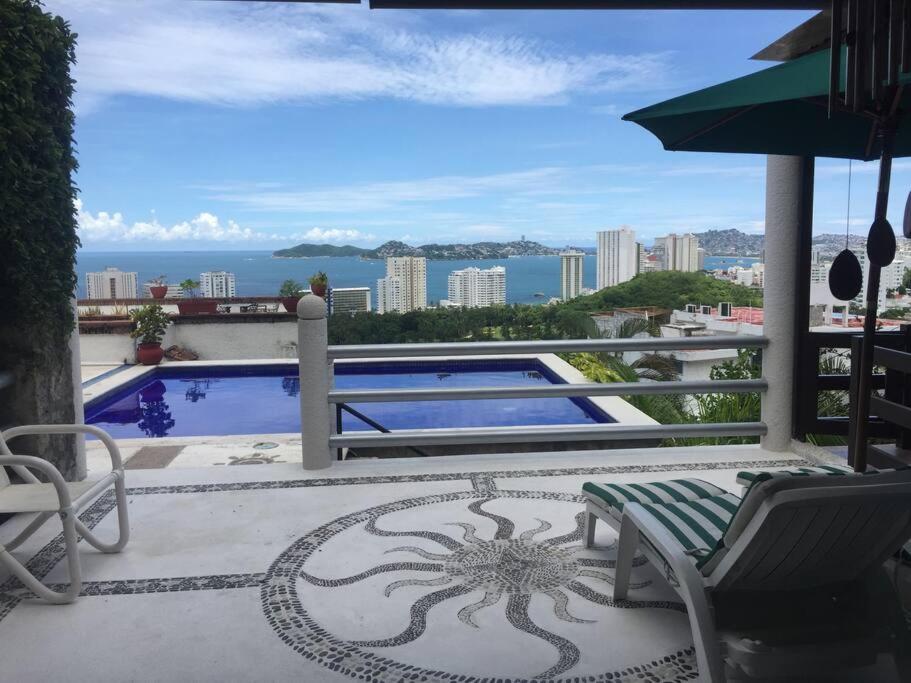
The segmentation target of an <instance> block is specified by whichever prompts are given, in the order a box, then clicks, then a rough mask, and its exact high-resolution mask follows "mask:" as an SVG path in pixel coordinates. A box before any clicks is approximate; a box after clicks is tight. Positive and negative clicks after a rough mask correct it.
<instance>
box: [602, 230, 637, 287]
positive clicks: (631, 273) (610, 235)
mask: <svg viewBox="0 0 911 683" xmlns="http://www.w3.org/2000/svg"><path fill="white" fill-rule="evenodd" d="M597 237H598V253H597V255H596V257H595V268H596V273H595V281H596V282H595V287H596V288H597V289H604V288H605V287H614V286H615V285H619V284H620V283H621V282H626V281H627V280H632V279H633V278H634V277H636V273H637V272H638V271H639V249H638V246H639V245H638V244H637V243H636V232H635V231H634V230H631V229H630V228H620V229H619V230H602V231H600V232H599V233H597Z"/></svg>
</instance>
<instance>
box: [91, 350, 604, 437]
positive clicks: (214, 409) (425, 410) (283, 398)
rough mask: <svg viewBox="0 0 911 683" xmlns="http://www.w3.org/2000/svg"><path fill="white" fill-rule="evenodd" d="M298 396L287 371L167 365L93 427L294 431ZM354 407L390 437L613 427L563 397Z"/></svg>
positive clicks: (105, 409)
mask: <svg viewBox="0 0 911 683" xmlns="http://www.w3.org/2000/svg"><path fill="white" fill-rule="evenodd" d="M209 374H210V375H211V376H207V375H209ZM333 381H334V385H335V387H336V388H337V389H340V390H344V389H402V388H412V389H420V388H428V389H429V388H433V387H452V388H472V387H498V386H502V387H508V386H523V385H526V386H527V385H540V384H542V383H546V382H551V381H559V378H551V377H550V376H549V373H548V372H547V370H546V369H544V368H543V367H540V366H538V364H537V363H536V362H533V361H527V360H526V361H521V362H519V361H515V362H503V361H500V362H496V363H492V362H484V363H469V362H465V361H459V362H451V363H450V362H434V363H415V362H403V363H373V364H370V363H363V364H341V365H340V366H337V367H336V372H335V377H334V380H333ZM300 395H301V386H300V380H299V378H298V377H297V374H296V373H295V372H294V370H293V369H291V368H288V367H287V366H279V367H265V368H239V369H236V368H215V369H213V370H208V369H200V370H199V371H198V374H197V373H196V372H190V371H188V369H187V368H185V367H182V366H181V367H176V368H163V369H158V370H156V372H155V374H154V375H152V376H151V377H149V378H146V379H144V380H140V381H138V382H136V383H135V384H132V385H128V386H126V387H124V388H123V390H122V391H120V392H118V393H116V394H113V395H110V396H109V397H108V398H106V399H104V400H102V401H100V402H95V405H94V406H91V405H90V406H89V407H88V408H87V410H86V422H88V423H89V424H97V425H98V426H100V427H102V428H103V429H106V430H107V431H109V432H110V433H111V434H113V435H114V436H115V438H136V437H144V438H161V437H165V436H167V437H174V436H197V435H220V434H278V433H287V432H294V433H296V432H298V431H299V430H300V426H301V425H300ZM353 407H354V408H355V409H357V410H359V411H361V412H363V413H364V414H365V415H368V416H369V417H370V418H371V419H373V420H375V421H376V422H378V423H380V424H382V425H384V426H385V427H386V428H387V429H392V430H396V429H434V428H447V427H498V426H521V425H552V424H580V423H585V424H587V423H592V422H606V421H611V418H610V416H607V415H604V414H603V413H601V412H600V411H598V410H597V409H596V408H595V407H594V406H592V405H591V404H589V403H588V402H586V401H584V400H573V399H564V398H529V399H515V400H511V399H487V400H484V399H481V400H475V401H425V402H422V403H421V405H420V409H419V410H416V409H415V404H414V403H411V402H407V401H405V402H398V401H396V402H385V403H361V404H357V403H356V404H354V405H353ZM362 429H363V430H370V429H372V428H371V427H369V426H367V425H366V424H364V423H363V422H361V421H360V420H357V419H356V418H354V417H352V416H349V415H345V416H343V431H350V430H362ZM256 450H257V451H259V450H260V449H259V448H256Z"/></svg>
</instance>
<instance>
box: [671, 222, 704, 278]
mask: <svg viewBox="0 0 911 683" xmlns="http://www.w3.org/2000/svg"><path fill="white" fill-rule="evenodd" d="M664 270H681V271H683V272H685V273H695V272H696V271H697V270H699V239H698V238H697V237H696V236H695V235H694V234H692V233H689V232H688V233H686V234H684V235H677V234H675V233H671V234H670V235H668V236H667V237H665V238H664Z"/></svg>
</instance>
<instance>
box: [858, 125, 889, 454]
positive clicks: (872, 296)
mask: <svg viewBox="0 0 911 683" xmlns="http://www.w3.org/2000/svg"><path fill="white" fill-rule="evenodd" d="M882 134H883V147H882V155H881V157H880V161H879V183H878V186H877V190H876V211H875V213H874V222H875V221H876V220H879V219H880V218H885V217H886V209H887V208H888V207H889V181H890V179H891V177H892V146H893V143H894V142H895V126H894V125H892V122H888V123H886V124H885V125H884V126H883V132H882ZM868 253H869V252H868ZM867 260H868V261H869V263H870V277H869V279H868V281H867V308H866V313H865V314H864V338H863V342H862V343H861V357H860V371H859V373H858V378H857V401H856V404H857V406H856V408H855V410H854V411H853V416H852V417H853V419H854V420H855V421H856V423H855V429H854V471H855V472H864V471H866V469H867V427H868V425H869V422H870V392H871V391H872V384H873V347H874V346H875V345H876V314H877V307H878V301H879V284H880V271H881V268H880V266H879V265H877V264H875V263H873V262H872V261H870V257H869V255H868V256H867Z"/></svg>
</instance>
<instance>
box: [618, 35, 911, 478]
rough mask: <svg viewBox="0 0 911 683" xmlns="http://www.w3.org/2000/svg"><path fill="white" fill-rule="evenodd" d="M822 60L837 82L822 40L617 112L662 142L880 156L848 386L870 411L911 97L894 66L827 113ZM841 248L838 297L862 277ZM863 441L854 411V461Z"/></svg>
mask: <svg viewBox="0 0 911 683" xmlns="http://www.w3.org/2000/svg"><path fill="white" fill-rule="evenodd" d="M830 63H831V64H835V65H838V72H839V73H840V82H841V84H842V89H843V86H844V82H845V77H844V73H845V70H846V66H845V65H847V64H848V63H849V60H846V59H838V60H831V55H830V51H829V50H821V51H819V52H816V53H812V54H809V55H806V56H804V57H800V58H798V59H794V60H792V61H790V62H785V63H783V64H779V65H778V66H774V67H772V68H769V69H765V70H762V71H758V72H756V73H754V74H750V75H749V76H744V77H742V78H737V79H735V80H732V81H728V82H726V83H722V84H720V85H716V86H712V87H710V88H705V89H704V90H699V91H697V92H693V93H690V94H688V95H683V96H681V97H676V98H674V99H671V100H667V101H666V102H661V103H660V104H656V105H653V106H651V107H646V108H645V109H640V110H638V111H635V112H632V113H630V114H627V115H626V116H624V117H623V118H624V120H626V121H634V122H635V123H638V124H639V125H640V126H642V127H643V128H645V129H647V130H648V131H650V132H651V133H653V134H654V135H655V136H656V137H657V138H658V139H659V140H661V142H662V144H663V145H664V148H665V149H667V150H671V151H691V152H735V153H742V154H782V155H793V156H807V157H836V158H845V159H860V160H864V161H867V160H871V159H877V158H879V159H880V175H879V189H878V192H877V197H876V211H875V214H874V215H875V218H874V221H873V225H872V226H871V228H870V234H869V236H868V240H867V255H868V257H869V259H870V263H871V268H870V278H869V281H868V286H867V315H866V317H865V319H864V343H863V353H862V363H861V368H860V371H859V389H858V395H857V412H856V415H858V416H860V415H867V414H868V411H869V400H870V389H871V382H870V375H871V372H872V367H873V343H874V342H873V339H874V334H875V331H876V313H877V310H876V308H877V294H878V292H879V282H880V268H882V267H883V266H886V265H888V264H889V263H891V262H892V259H893V258H894V256H895V235H894V233H893V231H892V227H891V226H890V225H889V223H888V221H887V220H886V208H887V205H888V197H889V179H890V176H891V169H892V158H893V156H908V155H911V125H909V122H908V120H907V117H906V116H904V113H905V110H906V109H907V108H908V106H909V105H911V88H906V87H905V86H906V84H908V83H911V74H909V73H901V74H897V78H895V79H893V85H890V86H888V87H885V86H884V87H881V88H875V89H871V91H872V90H876V91H877V92H878V97H877V99H876V100H872V99H871V100H870V101H869V102H868V103H867V106H864V107H858V109H859V111H854V110H853V108H852V109H849V108H847V107H845V106H844V105H843V104H842V103H841V102H840V99H836V100H835V102H834V107H833V108H832V110H831V113H830V106H831V105H830V101H829V97H828V95H829V70H830ZM843 67H844V68H843ZM833 81H834V79H833ZM909 229H911V224H909V225H906V232H907V231H908V230H909ZM846 252H847V250H846V251H845V252H843V253H842V254H840V255H839V258H838V259H836V262H835V263H834V264H833V268H832V274H831V278H830V284H831V285H833V287H832V288H833V291H835V292H836V295H841V296H839V298H846V297H845V296H844V294H845V293H846V292H848V293H851V292H853V294H855V295H856V293H858V292H859V291H860V287H861V283H860V268H859V266H857V265H856V258H854V257H853V255H852V254H850V252H847V253H846ZM851 260H853V264H852V263H851V262H850V261H851ZM842 279H848V280H852V282H847V283H846V282H842V281H841V280H842ZM847 298H853V297H847ZM865 446H866V421H865V420H858V423H857V440H856V442H855V467H856V468H857V469H858V470H860V469H864V468H865V467H866V455H865V454H866V448H865Z"/></svg>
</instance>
